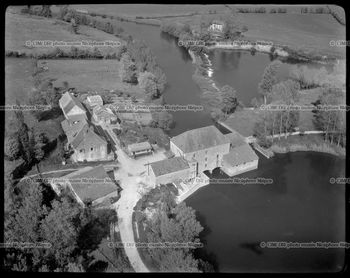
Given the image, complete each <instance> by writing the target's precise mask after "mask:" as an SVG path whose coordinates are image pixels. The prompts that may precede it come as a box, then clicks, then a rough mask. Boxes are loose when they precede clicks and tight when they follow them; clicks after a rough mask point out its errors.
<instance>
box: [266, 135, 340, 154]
mask: <svg viewBox="0 0 350 278" xmlns="http://www.w3.org/2000/svg"><path fill="white" fill-rule="evenodd" d="M269 149H270V150H271V151H273V152H274V153H280V154H285V153H289V152H297V151H312V152H320V153H327V154H332V155H335V156H338V157H345V155H346V149H345V148H342V147H340V146H337V145H335V144H330V143H327V142H325V141H324V140H323V138H322V136H320V135H303V136H299V135H293V136H289V137H287V138H282V139H281V140H278V141H275V142H274V143H273V144H272V145H271V147H270V148H269Z"/></svg>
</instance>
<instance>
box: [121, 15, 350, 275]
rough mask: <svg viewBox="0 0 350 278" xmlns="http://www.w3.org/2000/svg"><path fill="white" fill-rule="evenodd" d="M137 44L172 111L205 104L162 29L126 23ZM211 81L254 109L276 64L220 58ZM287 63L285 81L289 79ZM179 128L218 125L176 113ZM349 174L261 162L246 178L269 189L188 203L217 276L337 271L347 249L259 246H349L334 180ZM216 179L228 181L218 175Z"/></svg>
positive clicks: (304, 164) (340, 189) (337, 162)
mask: <svg viewBox="0 0 350 278" xmlns="http://www.w3.org/2000/svg"><path fill="white" fill-rule="evenodd" d="M121 26H122V27H123V28H124V29H125V30H126V31H127V32H128V33H130V34H131V35H132V36H133V37H134V38H137V39H141V40H144V41H145V43H146V44H147V45H148V46H149V47H150V48H151V50H152V51H153V53H155V55H156V56H157V61H158V63H159V65H160V66H161V67H162V69H163V70H164V72H165V74H166V76H167V80H168V85H167V88H166V91H165V101H166V103H168V104H184V105H187V104H196V105H200V104H201V102H200V91H199V88H198V87H197V86H196V84H195V83H194V82H193V80H192V74H193V73H194V67H193V65H192V61H191V58H190V56H189V54H188V53H187V51H185V49H183V48H181V47H178V46H177V43H176V40H175V39H174V38H173V37H171V36H169V35H167V34H164V33H161V32H160V29H159V27H157V26H147V25H141V24H135V23H128V22H122V23H121ZM209 58H210V60H211V61H212V67H213V71H214V73H213V78H214V80H215V82H216V83H217V84H218V85H220V86H223V85H225V84H229V85H231V86H233V87H234V88H235V89H236V90H237V95H238V98H239V99H240V100H241V101H243V103H244V104H246V105H249V104H250V101H251V99H252V98H254V97H257V89H256V88H257V85H258V83H259V81H260V79H261V75H262V73H263V70H264V68H265V67H266V65H267V64H268V63H269V62H270V57H269V56H268V55H266V54H259V53H256V54H255V55H254V56H252V55H251V54H250V53H249V52H232V51H231V52H229V51H217V52H215V53H211V54H210V55H209ZM288 67H289V65H288V64H284V65H283V66H282V68H281V70H280V73H279V78H280V79H283V78H285V77H286V76H287V75H288V71H289V70H288ZM173 116H174V119H175V121H176V126H175V128H174V129H173V130H171V132H170V134H169V135H170V136H174V135H177V134H179V133H181V132H183V131H186V130H189V129H193V128H198V127H202V126H207V125H210V124H212V120H211V118H210V115H209V113H208V112H207V111H203V112H174V113H173ZM344 175H345V161H344V160H343V159H339V158H336V157H334V156H331V155H326V154H319V153H313V152H297V153H291V154H285V155H277V156H276V157H274V158H272V159H269V160H267V159H265V158H263V157H260V160H259V169H258V170H255V171H252V172H249V173H246V174H242V175H240V177H249V178H257V177H265V178H270V179H272V180H273V183H272V184H271V185H262V184H250V185H240V184H232V183H229V184H226V183H222V182H221V183H219V184H214V183H212V184H210V185H208V186H206V187H204V188H202V189H200V190H199V191H197V192H196V193H195V194H193V195H192V196H191V197H190V198H189V199H187V200H186V203H187V204H188V205H190V206H191V207H193V208H194V209H195V210H196V211H197V213H198V216H199V220H200V222H201V224H202V225H203V226H204V227H205V230H204V231H203V232H202V234H201V238H202V241H203V242H204V248H203V249H202V250H200V252H201V253H202V255H206V256H208V258H209V260H210V261H212V262H213V263H214V264H215V265H216V266H217V268H218V270H219V271H222V272H225V271H244V272H246V271H250V272H259V271H268V272H276V271H277V272H279V271H288V272H298V271H304V272H305V271H306V272H309V271H339V270H340V269H341V267H342V266H343V260H344V250H343V249H282V248H278V249H276V248H275V249H271V248H261V247H260V242H269V241H287V242H317V241H322V242H323V241H326V242H338V241H344V240H345V190H344V185H332V184H330V183H329V179H330V177H342V176H344ZM213 178H227V177H225V176H224V175H222V174H220V173H215V172H214V174H213Z"/></svg>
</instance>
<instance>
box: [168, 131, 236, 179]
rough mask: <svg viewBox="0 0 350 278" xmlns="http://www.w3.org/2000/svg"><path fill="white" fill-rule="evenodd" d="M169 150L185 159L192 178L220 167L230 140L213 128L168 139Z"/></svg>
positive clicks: (227, 151)
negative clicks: (189, 165)
mask: <svg viewBox="0 0 350 278" xmlns="http://www.w3.org/2000/svg"><path fill="white" fill-rule="evenodd" d="M170 150H171V151H172V152H173V153H174V155H175V156H181V157H183V158H185V159H186V160H187V161H188V162H189V163H190V164H191V166H192V167H191V168H192V171H193V172H192V176H193V177H196V176H198V174H199V173H201V172H204V171H206V170H209V171H212V170H214V169H215V168H218V167H221V161H222V158H223V156H224V155H225V154H227V153H229V151H230V140H229V139H228V138H227V137H225V136H224V135H223V134H222V133H221V132H220V131H219V130H218V129H217V128H216V127H215V126H207V127H202V128H197V129H193V130H189V131H186V132H184V133H182V134H180V135H178V136H175V137H173V138H171V139H170Z"/></svg>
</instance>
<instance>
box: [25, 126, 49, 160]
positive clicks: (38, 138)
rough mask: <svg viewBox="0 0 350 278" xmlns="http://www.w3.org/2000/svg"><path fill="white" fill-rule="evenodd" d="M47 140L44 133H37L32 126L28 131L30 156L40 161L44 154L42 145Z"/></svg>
mask: <svg viewBox="0 0 350 278" xmlns="http://www.w3.org/2000/svg"><path fill="white" fill-rule="evenodd" d="M48 142H49V139H48V138H47V136H46V134H45V133H43V132H42V133H38V132H37V131H35V130H34V129H33V128H32V130H31V133H30V148H31V150H32V152H33V153H32V156H33V158H34V159H35V161H36V162H40V161H41V160H42V159H43V158H44V156H45V151H44V147H45V146H46V144H47V143H48Z"/></svg>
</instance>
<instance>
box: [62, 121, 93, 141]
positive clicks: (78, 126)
mask: <svg viewBox="0 0 350 278" xmlns="http://www.w3.org/2000/svg"><path fill="white" fill-rule="evenodd" d="M61 126H62V129H63V131H64V133H65V134H66V136H67V139H68V143H71V142H72V140H73V139H74V137H75V136H76V135H77V134H78V133H79V132H80V131H81V130H82V129H83V128H84V127H85V128H86V126H88V123H87V122H86V120H85V119H81V120H77V121H72V120H64V121H62V122H61Z"/></svg>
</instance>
